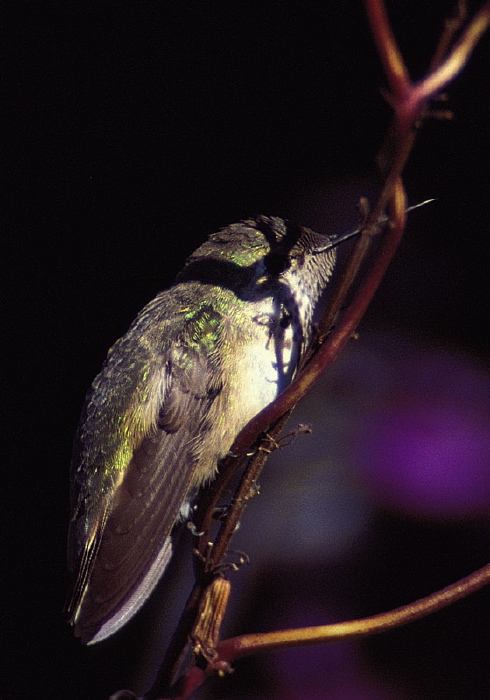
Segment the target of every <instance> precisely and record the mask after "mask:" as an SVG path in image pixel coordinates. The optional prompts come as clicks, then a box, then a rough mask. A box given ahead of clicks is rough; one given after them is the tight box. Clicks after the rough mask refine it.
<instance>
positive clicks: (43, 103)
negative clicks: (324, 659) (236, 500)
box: [0, 0, 490, 700]
mask: <svg viewBox="0 0 490 700" xmlns="http://www.w3.org/2000/svg"><path fill="white" fill-rule="evenodd" d="M472 6H473V5H472ZM475 6H476V3H475ZM389 8H390V11H391V13H392V15H393V21H394V25H395V31H396V32H397V34H398V36H399V38H400V43H401V46H402V49H403V50H404V51H405V52H406V57H407V62H408V65H409V67H410V69H411V72H412V75H413V77H417V76H420V75H421V74H422V72H423V71H424V69H425V68H426V66H427V63H428V60H429V57H430V54H431V50H432V47H433V46H434V42H435V38H436V37H437V36H438V34H439V32H440V26H441V20H442V18H443V17H444V16H445V15H447V14H448V12H449V10H450V8H451V3H450V2H442V1H441V2H431V3H428V2H419V1H418V0H417V1H415V2H411V3H396V2H391V3H389ZM2 12H4V19H5V22H4V28H5V39H4V42H3V43H4V47H6V56H5V62H4V66H3V72H4V77H6V85H5V88H4V91H3V93H4V94H3V99H2V101H3V104H4V107H5V108H6V109H5V112H4V113H5V114H6V117H7V136H6V138H5V141H4V173H5V180H4V188H3V190H4V193H6V207H5V208H4V210H3V219H4V221H3V236H2V238H3V244H2V247H3V251H4V252H3V255H2V260H3V262H4V263H5V271H4V272H3V274H2V278H3V281H4V282H5V295H4V300H3V304H2V306H3V308H4V310H5V311H6V312H7V320H6V322H5V324H4V329H5V330H4V334H3V337H4V341H5V351H6V356H5V360H4V363H3V369H4V374H5V378H6V380H7V390H8V393H7V394H6V395H4V402H3V403H4V407H5V409H6V416H5V419H4V430H3V434H4V438H5V443H6V447H7V450H6V452H7V461H6V463H4V467H3V474H4V484H3V489H2V508H1V511H2V519H3V520H4V526H3V528H2V533H3V535H4V538H5V542H4V546H3V566H2V573H1V578H2V586H3V587H4V588H5V593H4V594H2V603H1V608H2V612H1V616H2V618H3V620H2V637H3V640H4V651H3V652H2V654H1V666H2V667H3V669H2V671H1V674H2V680H1V687H0V697H1V698H2V700H27V699H30V698H48V697H49V698H67V699H68V700H82V698H83V699H84V700H88V699H89V698H90V699H94V700H97V699H99V698H100V699H102V698H106V697H107V696H108V695H109V694H110V692H113V691H115V690H117V689H118V688H120V687H124V686H127V685H128V684H129V683H131V682H132V675H131V673H132V672H131V665H132V663H133V661H134V657H135V655H141V654H143V641H142V640H143V639H144V636H140V637H138V636H137V635H135V634H133V637H132V638H131V636H129V639H127V640H126V641H125V642H124V643H123V642H118V641H116V642H114V643H112V642H110V643H108V644H107V645H105V646H104V647H103V648H102V647H97V648H94V649H88V650H87V649H84V648H82V647H81V646H80V645H79V642H78V641H77V640H75V639H73V638H72V635H71V631H70V630H69V629H68V628H67V627H66V626H65V623H64V620H63V618H62V616H61V608H62V605H63V599H64V592H65V587H66V574H65V560H64V557H65V536H66V523H67V518H68V501H67V494H68V464H69V458H70V449H71V440H72V435H73V433H74V430H75V427H76V423H77V419H78V415H79V412H80V408H81V404H82V400H83V396H84V393H85V391H86V389H87V387H88V386H89V384H90V382H91V380H92V379H93V377H94V376H95V374H96V373H97V372H98V369H99V367H100V365H101V363H102V360H103V358H104V356H105V353H106V351H107V348H108V347H109V346H110V345H111V344H112V343H113V342H114V340H115V339H116V338H117V337H119V336H120V335H121V334H122V333H123V332H124V331H125V330H126V328H127V326H128V325H129V323H130V322H131V320H132V319H133V317H134V316H135V314H136V313H137V311H138V310H139V309H140V308H141V307H142V306H143V305H144V304H145V303H146V302H147V301H148V300H149V299H150V298H151V297H152V296H153V295H154V294H155V293H156V292H157V291H159V290H160V289H162V288H164V287H165V286H168V285H169V284H170V283H171V282H172V280H173V278H174V276H175V274H176V272H177V271H178V269H179V268H180V267H181V266H182V264H183V261H184V260H185V258H186V256H187V255H188V254H189V253H190V252H191V251H192V250H193V249H194V248H195V247H196V246H197V245H198V244H199V243H200V242H201V241H202V240H203V239H204V237H205V236H206V235H207V234H208V233H210V232H212V231H214V230H217V229H218V228H219V227H221V226H224V225H226V224H228V223H230V222H232V221H236V220H238V219H240V218H243V217H246V216H249V215H255V214H257V213H264V214H272V215H279V216H283V217H285V218H292V219H295V220H299V221H300V223H302V224H304V225H307V226H311V227H313V228H315V229H317V230H319V231H320V232H325V233H328V232H334V231H339V230H343V229H345V228H347V227H349V226H350V225H351V224H352V223H355V222H356V217H357V214H356V210H355V204H356V201H357V198H358V197H359V196H360V195H363V194H372V193H373V192H376V174H375V168H374V159H375V156H376V151H377V149H378V147H379V144H380V142H381V140H382V137H383V134H384V132H385V130H386V128H387V125H388V123H389V110H388V108H387V106H386V104H385V102H384V101H383V99H382V97H381V95H380V90H379V88H380V87H381V86H383V85H384V79H383V75H382V72H381V70H380V67H379V64H378V60H377V57H376V54H375V50H374V48H373V45H372V41H371V39H370V36H369V31H368V27H367V24H366V20H365V17H364V13H363V9H362V6H361V4H360V3H359V2H343V3H340V2H337V3H324V4H323V7H321V3H318V2H314V3H313V2H309V1H308V0H306V1H305V0H303V1H302V2H296V1H293V0H291V1H284V2H269V1H268V0H265V1H264V0H263V1H262V2H234V1H232V2H229V3H223V2H220V3H214V2H197V1H192V2H186V1H182V0H181V1H180V2H160V1H156V0H155V1H153V2H149V1H146V0H140V1H138V2H136V1H135V2H127V1H126V0H119V1H118V2H100V1H98V2H88V1H87V2H73V3H58V4H56V5H55V4H53V3H49V4H48V3H44V2H33V3H22V2H21V3H5V4H4V10H3V11H2ZM488 48H489V43H488V37H486V39H485V41H483V42H482V43H481V45H480V46H479V47H478V48H477V49H476V51H475V53H474V55H473V57H472V59H471V61H470V65H469V66H468V68H467V70H466V71H465V73H464V74H463V75H462V76H460V77H459V78H458V79H457V80H456V81H455V82H454V84H453V85H452V86H451V88H450V91H449V94H450V100H449V103H448V106H449V108H450V109H452V110H453V111H454V113H455V119H454V120H453V121H451V122H436V121H431V122H429V123H427V124H426V125H425V126H424V128H423V130H422V133H421V134H420V138H419V141H418V143H417V146H416V149H415V152H414V154H413V157H412V158H411V161H410V164H409V167H408V169H407V177H406V184H407V191H408V196H409V200H410V202H411V203H414V202H417V201H420V200H423V199H426V198H428V197H435V198H437V202H435V203H434V204H432V205H430V206H428V207H427V208H426V209H424V210H423V211H420V212H417V213H416V214H413V215H412V217H411V221H412V220H413V221H414V225H413V227H412V225H410V226H409V228H408V232H407V237H406V240H405V242H404V243H403V245H402V248H401V250H400V252H399V254H398V256H397V259H396V261H395V262H394V264H393V267H392V268H391V270H390V272H389V274H388V277H387V279H386V282H385V284H384V286H383V287H382V289H381V290H380V292H379V293H378V295H377V297H376V300H375V302H374V303H373V305H372V307H371V309H370V311H369V313H368V316H367V319H366V321H365V322H364V323H365V324H367V326H369V324H371V326H372V327H383V328H389V329H393V330H394V331H396V332H400V333H408V334H409V335H410V336H411V337H412V338H417V339H420V340H421V342H425V341H430V342H434V343H436V344H438V345H439V346H441V347H450V348H455V349H457V350H458V351H464V352H465V353H468V354H469V355H471V356H472V357H473V358H476V360H477V361H478V362H480V361H482V362H483V359H484V358H485V356H486V353H487V350H488V332H487V317H488V311H487V309H488V302H487V296H488V258H489V243H488V223H487V219H488V215H487V204H488V192H489V182H490V179H489V159H488V147H487V143H488V122H489V118H490V114H489V100H488V86H489V70H488V67H489V63H488ZM415 220H416V221H415ZM480 516H481V514H480ZM375 517H376V523H377V524H376V527H377V528H378V530H377V532H378V534H379V533H381V535H380V537H381V540H383V537H385V538H386V537H388V534H387V533H389V537H390V538H393V539H392V541H391V540H390V542H391V545H390V546H387V547H386V552H385V559H384V560H383V561H382V562H381V563H380V562H379V561H378V562H377V563H376V560H372V561H371V562H369V561H365V562H363V564H362V566H361V564H356V566H357V567H358V569H356V568H355V566H354V565H352V566H353V567H354V568H352V569H350V570H349V571H350V574H352V575H353V576H356V577H357V578H358V580H359V584H358V589H356V590H357V595H360V593H359V591H360V590H361V589H360V588H359V586H361V584H362V583H363V581H365V584H366V591H367V592H366V595H368V594H369V590H372V591H373V592H372V596H373V597H372V598H371V605H372V609H370V610H369V612H371V613H374V612H376V611H381V610H384V609H388V608H389V607H390V606H392V605H399V604H401V603H403V602H408V600H410V599H411V598H412V597H415V596H417V595H424V594H427V593H429V592H430V590H432V589H433V588H435V587H437V586H442V585H444V584H445V583H449V582H451V581H452V580H454V579H456V578H457V577H458V576H462V575H464V574H466V573H469V571H470V570H471V569H472V568H476V567H478V566H481V565H483V564H484V563H485V558H486V555H485V550H487V551H488V520H485V519H484V518H481V517H479V518H477V519H471V518H470V519H469V520H468V521H464V522H462V523H458V522H456V523H451V524H450V525H447V524H445V525H441V523H439V522H438V523H436V524H435V525H434V524H433V523H430V522H425V521H423V522H422V521H420V522H419V521H413V520H410V519H409V520H408V521H406V520H405V519H404V517H405V516H403V517H402V516H397V515H396V513H395V514H393V513H392V512H385V511H380V512H379V513H378V514H377V515H376V516H375ZM458 528H459V529H458ZM395 535H396V536H395ZM475 543H477V544H475ZM482 543H485V545H484V544H482ZM426 547H427V550H425V549H424V548H426ZM431 548H432V550H431ZM431 551H432V552H433V551H444V552H445V553H446V554H445V557H444V564H441V563H440V564H439V569H438V577H436V578H437V580H435V579H434V578H433V577H432V578H431V576H430V574H429V573H427V572H430V568H431V565H430V562H431V557H432V556H433V555H432V554H431ZM404 552H406V553H407V554H406V556H407V557H408V558H410V559H411V562H412V564H413V561H414V560H413V557H414V556H415V557H417V556H418V557H420V562H419V566H418V568H417V585H414V586H413V588H412V587H411V586H410V585H408V584H407V581H406V580H405V578H404V574H403V571H404V569H403V566H400V563H399V559H400V556H401V555H403V553H404ZM400 553H401V554H400ZM390 557H391V559H390ZM401 558H402V559H403V556H401ZM390 561H392V563H393V565H394V566H395V571H393V570H392V568H390ZM394 562H396V564H394ZM363 567H364V568H363ZM373 567H379V570H380V571H384V570H385V568H386V570H390V579H389V583H387V584H386V587H384V586H383V583H382V580H381V579H380V578H376V577H371V578H374V579H375V580H372V581H370V577H369V576H367V575H366V572H367V571H372V568H373ZM397 572H399V576H397ZM243 575H244V576H246V572H245V574H243ZM312 575H314V574H312ZM344 575H345V576H346V578H347V579H349V576H347V574H345V572H344ZM271 576H272V574H271ZM271 580H272V578H271V579H269V582H267V583H266V585H265V587H264V590H265V595H273V596H274V597H275V596H276V592H274V591H271V590H270V588H271V587H272V586H271V584H270V581H271ZM340 580H342V578H341V579H340ZM349 580H350V579H349ZM425 580H426V585H425V586H424V584H423V582H424V581H425ZM296 585H297V584H296V583H291V586H292V587H293V588H294V587H295V586H296ZM339 585H340V584H339ZM369 585H372V588H371V589H370V588H369ZM268 587H269V588H268ZM347 589H348V586H347ZM397 590H399V591H401V592H400V593H399V596H398V597H397V593H396V591H397ZM412 591H413V593H412ZM441 615H445V616H446V617H445V618H444V620H445V623H444V624H445V626H444V625H443V626H442V627H441V626H439V627H437V625H438V624H439V625H440V624H441V623H437V622H432V621H425V622H423V623H419V626H418V627H416V626H414V627H411V628H410V629H409V630H408V631H405V630H402V631H398V632H396V633H393V635H391V636H384V637H383V638H378V639H377V640H376V641H375V642H373V643H372V645H371V646H369V645H368V646H367V647H366V649H367V651H366V656H365V663H366V664H368V665H370V664H371V666H372V668H373V669H378V671H379V669H380V668H382V673H383V675H384V676H386V677H387V678H388V679H391V680H390V682H391V683H392V684H394V685H395V687H396V683H397V682H398V680H397V679H400V678H401V679H402V680H403V682H404V683H406V681H407V678H410V682H411V683H412V686H411V687H412V690H411V691H410V692H408V694H407V695H403V697H409V698H429V697H430V698H463V697H464V698H469V697H471V698H482V699H483V698H484V697H488V695H489V692H490V688H489V681H488V678H487V675H486V672H487V662H488V651H489V640H488V636H485V635H486V634H487V633H486V628H487V623H488V594H485V593H480V594H477V595H476V596H474V597H473V598H472V599H471V600H469V601H466V602H464V603H461V604H459V607H457V608H455V609H454V611H448V612H446V613H442V614H441ZM451 616H452V617H451ZM434 619H435V618H434ZM318 621H320V619H319V620H318ZM294 623H298V620H297V619H296V620H294ZM283 624H286V623H283ZM431 625H436V628H435V629H436V631H435V632H433V631H431V630H433V628H432V627H431ZM259 628H260V623H257V626H256V628H255V629H259ZM462 630H463V631H462ZM140 632H141V631H140ZM431 635H432V636H431ZM388 637H389V638H388ZM380 640H383V641H380ZM423 640H425V642H424V650H425V653H424V664H421V665H420V666H418V665H415V666H414V664H413V661H412V662H410V658H411V657H410V655H411V653H412V651H413V650H415V649H416V648H417V647H418V645H419V644H421V643H422V641H423ZM427 640H429V641H427ZM380 645H381V646H380ZM383 645H384V646H383ZM397 645H398V647H397ZM446 645H447V648H448V649H452V651H451V652H449V651H446ZM454 648H457V650H458V651H457V652H455V651H454ZM397 649H400V651H399V653H398V655H397V651H396V650H397ZM267 658H268V659H270V657H267ZM293 658H294V657H293ZM296 658H299V657H296ZM312 658H313V657H312ZM407 659H408V661H407ZM292 663H293V664H294V661H293V662H292ZM312 663H316V662H315V661H313V662H312ZM265 664H267V661H266V662H265ZM266 667H267V666H265V668H266ZM240 668H241V667H240V665H239V666H238V669H237V671H236V673H235V675H234V678H233V680H234V682H235V686H230V688H229V690H228V691H227V692H228V695H227V697H229V698H231V697H247V698H248V697H250V698H258V697H266V695H265V691H263V690H259V689H258V688H257V687H256V686H254V685H253V684H252V685H250V686H247V683H249V682H250V681H249V680H247V679H248V676H247V665H246V664H244V665H243V667H242V671H240ZM241 673H242V675H240V674H241ZM253 674H255V675H253ZM253 674H252V675H253V678H254V679H255V681H257V677H258V676H257V673H256V672H253ZM264 675H265V676H267V672H266V671H264ZM401 682H402V681H400V683H401ZM240 684H241V687H242V691H241V692H242V695H239V690H238V687H239V685H240ZM266 685H267V684H266ZM247 687H250V688H251V690H250V691H246V690H243V688H247ZM215 688H216V693H218V692H219V691H218V690H217V688H218V686H215ZM247 692H248V694H247ZM362 692H365V695H362V694H361V690H360V691H359V694H358V695H356V696H355V697H354V696H352V697H353V698H354V700H356V698H359V700H360V699H361V698H364V697H376V696H375V695H374V696H372V695H369V696H368V694H367V693H368V689H367V687H366V688H364V690H363V691H362ZM261 693H262V694H261ZM271 697H272V695H271ZM318 697H319V698H320V697H325V698H327V697H329V698H330V697H332V696H331V695H324V696H323V695H322V694H321V693H320V694H319V695H318ZM336 697H337V696H336ZM338 697H340V696H338ZM345 697H346V698H347V699H348V698H349V697H351V696H348V695H345ZM378 697H381V696H378ZM383 697H385V696H383ZM386 697H388V696H386ZM393 697H398V696H397V695H396V694H395V695H394V696H393ZM399 697H402V695H401V694H400V696H399Z"/></svg>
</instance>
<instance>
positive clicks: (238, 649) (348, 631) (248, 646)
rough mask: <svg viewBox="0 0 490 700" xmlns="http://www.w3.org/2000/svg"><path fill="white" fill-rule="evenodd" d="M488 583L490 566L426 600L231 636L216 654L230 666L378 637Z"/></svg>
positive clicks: (489, 581) (459, 598) (441, 607)
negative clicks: (260, 654)
mask: <svg viewBox="0 0 490 700" xmlns="http://www.w3.org/2000/svg"><path fill="white" fill-rule="evenodd" d="M488 584H490V564H487V565H486V566H484V567H482V568H481V569H479V570H478V571H474V572H473V573H471V574H470V575H469V576H466V577H465V578H462V579H460V580H459V581H456V582H455V583H453V584H451V585H449V586H447V587H446V588H443V589H442V590H440V591H437V592H436V593H432V594H431V595H429V596H427V597H426V598H421V599H420V600H416V601H415V602H413V603H409V604H408V605H402V606H401V607H399V608H395V609H394V610H390V611H389V612H385V613H380V614H378V615H372V616H371V617H365V618H362V619H360V620H350V621H349V622H340V623H337V624H332V625H319V626H315V627H303V628H299V629H289V630H279V631H277V632H268V633H265V634H245V635H241V636H239V637H231V638H230V639H226V640H224V641H223V642H220V643H219V644H218V646H217V647H216V651H217V654H218V658H219V660H220V662H221V663H224V662H227V663H230V662H232V661H235V660H236V659H238V658H241V657H242V656H247V655H249V654H253V653H255V652H257V651H265V650H271V649H284V648H287V647H296V646H307V645H310V644H325V643H327V642H335V641H344V640H346V639H356V638H357V637H365V636H367V635H371V634H378V633H380V632H386V631H388V630H390V629H393V628H395V627H401V626H402V625H405V624H407V623H409V622H414V621H415V620H418V619H420V618H422V617H426V616H427V615H430V614H432V613H435V612H438V611H439V610H442V609H443V608H446V607H447V606H448V605H452V604H453V603H455V602H456V601H458V600H461V599H462V598H465V597H466V596H468V595H470V593H474V592H475V591H477V590H479V589H480V588H483V587H484V586H487V585H488Z"/></svg>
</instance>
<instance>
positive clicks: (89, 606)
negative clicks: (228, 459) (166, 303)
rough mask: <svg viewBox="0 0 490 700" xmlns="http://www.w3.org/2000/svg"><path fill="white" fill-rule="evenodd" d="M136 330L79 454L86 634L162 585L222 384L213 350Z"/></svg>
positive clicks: (99, 390) (89, 411)
mask: <svg viewBox="0 0 490 700" xmlns="http://www.w3.org/2000/svg"><path fill="white" fill-rule="evenodd" d="M133 335H134V334H133ZM128 336H129V340H128V337H125V338H123V339H121V341H118V343H117V344H116V346H115V348H114V349H113V350H112V351H111V352H110V354H109V357H108V361H107V362H106V366H105V367H104V369H103V371H102V373H101V375H99V377H98V378H97V379H96V381H95V382H94V386H93V389H92V392H91V394H90V395H89V397H88V399H87V404H86V407H85V411H84V417H83V418H82V421H81V426H80V429H79V433H78V439H77V441H76V448H75V453H74V459H73V474H72V483H73V493H72V507H73V518H72V523H71V527H70V536H69V561H70V563H71V569H72V571H74V572H75V583H74V589H73V595H72V600H71V603H70V606H69V611H70V613H71V616H72V622H73V623H74V624H75V633H76V634H77V635H78V636H81V637H82V640H83V641H90V640H92V641H99V640H100V639H103V638H104V637H106V636H108V635H109V634H112V633H113V632H115V631H116V630H117V629H118V628H119V627H120V626H121V625H123V624H125V622H126V621H127V620H128V619H129V618H130V617H132V615H134V614H135V612H136V611H137V610H138V609H139V607H140V606H141V605H142V604H143V602H144V601H145V600H146V598H147V597H148V595H149V594H150V593H151V591H152V590H153V588H154V586H155V585H156V583H157V582H158V579H159V578H160V576H161V574H162V572H163V570H164V568H165V566H166V564H167V563H168V560H169V558H170V555H171V531H172V528H173V526H174V525H175V523H176V522H178V521H179V512H180V511H181V508H182V506H183V504H185V502H186V498H187V497H188V496H189V495H190V494H191V493H192V491H193V490H194V487H195V485H196V483H197V482H196V480H195V470H196V464H197V462H198V461H202V460H203V459H204V460H206V457H205V456H204V455H203V453H202V449H201V448H202V440H201V436H202V434H203V433H205V432H206V431H207V430H208V429H209V422H210V409H211V407H212V405H213V403H214V402H215V400H216V399H217V397H218V396H219V395H220V393H221V391H222V385H221V379H220V376H221V374H220V371H219V369H220V368H219V367H216V366H215V365H213V358H212V355H209V354H207V353H202V352H199V351H198V350H199V348H193V347H190V346H189V345H186V344H184V343H182V344H181V345H180V346H179V345H176V346H171V347H166V348H164V351H163V352H162V349H161V348H159V349H158V350H159V351H158V352H156V350H155V346H154V345H152V344H151V342H148V338H147V336H145V343H144V344H141V342H140V343H139V346H138V348H135V347H134V339H133V338H131V336H130V334H129V333H128ZM131 341H132V342H131ZM142 345H143V347H141V346H142ZM142 349H143V352H142ZM136 350H138V351H139V352H135V351H136ZM135 357H137V358H139V359H138V360H137V362H138V366H135V362H136V361H135V359H134V358H135ZM128 368H129V369H128ZM142 379H146V381H142ZM121 416H122V417H123V419H121ZM189 417H192V419H191V420H189ZM114 431H115V433H116V435H115V437H114ZM111 463H112V464H116V466H117V468H116V469H115V470H114V469H113V470H108V469H107V465H108V464H111ZM214 466H215V465H214V464H213V465H212V468H214ZM208 468H209V466H208Z"/></svg>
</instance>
